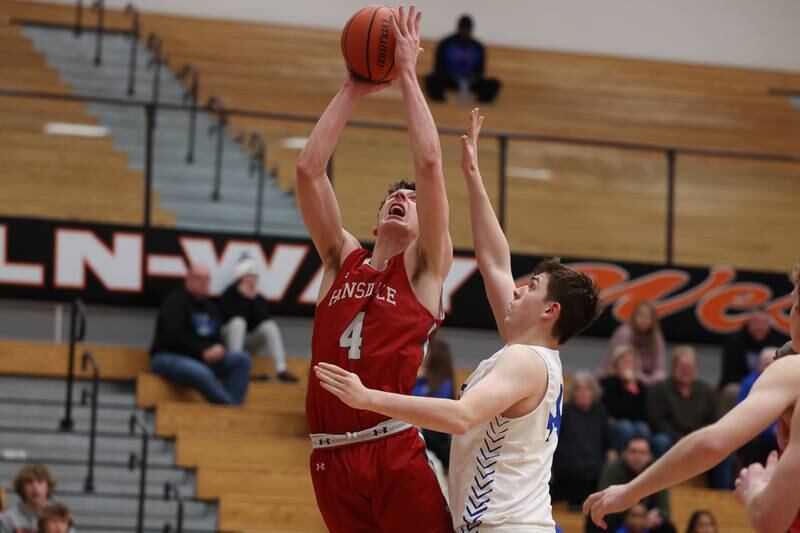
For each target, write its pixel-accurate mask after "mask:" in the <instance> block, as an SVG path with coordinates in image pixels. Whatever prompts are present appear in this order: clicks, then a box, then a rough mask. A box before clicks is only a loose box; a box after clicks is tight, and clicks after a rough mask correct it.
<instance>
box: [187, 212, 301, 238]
mask: <svg viewBox="0 0 800 533" xmlns="http://www.w3.org/2000/svg"><path fill="white" fill-rule="evenodd" d="M253 224H254V221H250V222H249V223H247V224H246V223H244V222H226V221H216V222H210V221H208V220H202V219H192V218H190V217H184V218H182V219H181V220H179V221H178V222H176V223H175V227H176V228H177V229H184V230H196V231H210V230H213V231H215V232H217V233H250V232H252V231H253ZM261 234H262V235H270V236H272V237H297V238H308V230H307V229H306V228H305V226H303V227H299V226H295V225H293V224H292V225H285V224H275V223H270V222H267V221H265V222H264V223H262V225H261Z"/></svg>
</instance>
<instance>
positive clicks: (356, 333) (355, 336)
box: [339, 311, 366, 359]
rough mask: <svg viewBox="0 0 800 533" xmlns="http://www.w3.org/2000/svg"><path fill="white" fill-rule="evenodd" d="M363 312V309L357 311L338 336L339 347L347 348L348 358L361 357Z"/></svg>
mask: <svg viewBox="0 0 800 533" xmlns="http://www.w3.org/2000/svg"><path fill="white" fill-rule="evenodd" d="M365 313H366V312H365V311H361V312H360V313H358V314H357V315H356V317H355V318H354V319H353V321H352V322H350V325H349V326H347V329H345V330H344V332H343V333H342V336H341V337H339V347H340V348H348V352H347V358H348V359H361V328H362V327H364V314H365Z"/></svg>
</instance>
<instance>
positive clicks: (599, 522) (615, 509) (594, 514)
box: [583, 485, 638, 529]
mask: <svg viewBox="0 0 800 533" xmlns="http://www.w3.org/2000/svg"><path fill="white" fill-rule="evenodd" d="M637 502H638V500H637V499H636V498H635V497H633V496H631V495H630V494H629V492H628V486H627V485H611V486H610V487H608V488H607V489H606V490H604V491H601V492H595V493H594V494H592V495H591V496H589V497H588V498H587V499H586V501H585V502H584V503H583V513H584V514H587V515H590V516H591V518H592V522H594V524H595V525H596V526H598V527H601V528H603V529H607V528H608V526H607V525H606V521H605V517H606V515H610V514H614V513H620V512H622V511H625V510H627V509H630V508H631V507H633V506H634V505H636V503H637Z"/></svg>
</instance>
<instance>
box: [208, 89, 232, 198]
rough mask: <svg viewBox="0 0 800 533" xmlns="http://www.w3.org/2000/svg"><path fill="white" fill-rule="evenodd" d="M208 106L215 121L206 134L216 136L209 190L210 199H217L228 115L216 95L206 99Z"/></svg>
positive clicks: (220, 181) (220, 185)
mask: <svg viewBox="0 0 800 533" xmlns="http://www.w3.org/2000/svg"><path fill="white" fill-rule="evenodd" d="M208 107H209V109H210V110H211V111H212V112H216V113H217V117H218V118H217V123H216V124H212V125H211V127H210V128H208V136H209V137H211V136H213V135H216V136H217V154H216V160H215V161H214V189H213V190H212V191H211V199H212V200H214V201H215V202H216V201H219V199H220V189H221V188H222V153H223V150H224V147H225V130H226V127H227V125H228V117H227V115H226V113H225V107H224V106H223V105H222V101H221V100H220V99H219V98H217V97H216V96H212V97H211V98H210V99H209V100H208Z"/></svg>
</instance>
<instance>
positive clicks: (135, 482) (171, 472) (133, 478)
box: [0, 458, 195, 495]
mask: <svg viewBox="0 0 800 533" xmlns="http://www.w3.org/2000/svg"><path fill="white" fill-rule="evenodd" d="M26 464H27V462H26V461H23V460H5V459H4V460H0V479H2V480H11V479H14V475H15V474H16V473H17V471H18V470H19V469H20V468H22V467H23V466H25V465H26ZM47 466H48V468H50V471H51V472H52V473H53V476H55V478H56V479H57V480H58V487H61V486H62V484H63V483H66V482H71V483H77V482H80V483H83V480H84V479H85V478H86V462H85V458H84V461H83V462H81V463H65V462H59V461H55V462H52V463H49V464H48V465H47ZM94 479H95V483H96V484H97V485H98V486H100V485H101V484H102V485H103V486H112V485H131V486H136V487H137V488H138V486H139V470H129V469H128V466H127V464H126V465H124V466H123V465H117V466H111V465H103V464H96V465H95V469H94ZM147 482H148V487H150V486H152V490H153V491H154V493H155V494H156V495H161V494H163V489H164V484H165V483H167V482H173V483H177V484H178V485H180V487H181V490H183V488H184V487H185V488H186V490H190V491H192V492H193V490H194V489H193V487H194V482H195V476H194V473H192V472H191V471H189V470H183V469H179V468H175V467H170V468H148V470H147ZM82 489H83V487H82V486H81V490H82ZM99 490H100V489H98V491H99Z"/></svg>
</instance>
